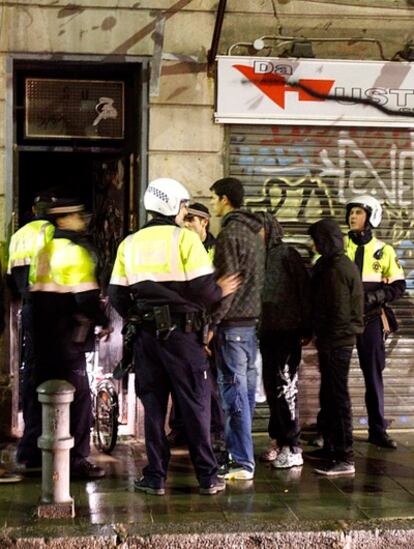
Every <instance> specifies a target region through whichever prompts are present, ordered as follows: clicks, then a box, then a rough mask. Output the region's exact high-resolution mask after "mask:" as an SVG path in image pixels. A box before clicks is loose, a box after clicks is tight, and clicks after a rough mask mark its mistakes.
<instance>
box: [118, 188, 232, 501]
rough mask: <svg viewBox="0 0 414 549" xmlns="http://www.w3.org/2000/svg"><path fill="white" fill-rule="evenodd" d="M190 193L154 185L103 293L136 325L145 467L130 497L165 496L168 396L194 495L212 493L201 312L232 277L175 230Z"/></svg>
mask: <svg viewBox="0 0 414 549" xmlns="http://www.w3.org/2000/svg"><path fill="white" fill-rule="evenodd" d="M189 198H190V196H189V194H188V191H187V190H186V188H185V187H184V186H183V185H182V184H181V183H179V182H178V181H175V180H173V179H168V178H161V179H156V180H155V181H152V182H151V183H150V184H149V186H148V188H147V190H146V192H145V196H144V207H145V209H146V210H147V212H149V213H150V214H152V219H151V220H150V221H149V222H148V223H147V224H146V225H144V227H143V228H142V229H141V230H139V231H138V232H136V233H134V234H132V235H130V236H128V237H127V238H126V239H125V240H124V241H123V242H122V243H121V244H120V246H119V248H118V253H117V258H116V261H115V265H114V269H113V272H112V277H111V282H110V286H109V297H110V300H111V302H112V304H113V306H114V307H115V309H116V310H117V311H118V312H119V313H120V314H121V316H122V317H124V318H126V317H127V316H128V313H129V312H130V310H131V308H133V310H134V312H135V318H137V317H138V318H139V321H138V337H137V339H136V343H135V349H134V351H135V368H136V378H137V387H136V389H137V394H138V396H139V397H140V399H141V401H142V403H143V406H144V410H145V444H146V450H147V457H148V465H147V466H146V467H145V468H144V470H143V476H142V478H141V479H138V480H137V481H136V482H135V488H136V490H140V491H143V492H146V493H149V494H153V495H163V494H164V493H165V481H166V477H167V469H168V462H169V459H170V449H169V445H168V441H167V437H166V435H165V431H164V425H165V418H166V413H167V404H168V397H169V395H170V393H171V392H174V395H175V397H176V398H177V401H178V403H179V406H180V410H181V412H182V416H183V421H184V428H185V434H186V438H187V440H188V445H189V451H190V457H191V460H192V462H193V465H194V468H195V471H196V475H197V479H198V482H199V485H200V493H201V494H204V495H212V494H216V493H217V492H219V491H222V490H224V488H225V483H224V481H222V480H219V479H217V463H216V460H215V457H214V453H213V450H212V447H211V442H210V399H211V394H210V383H209V379H208V376H209V371H208V362H207V358H206V355H205V351H204V347H203V340H202V331H203V312H204V310H205V308H206V307H208V306H209V305H211V304H212V303H214V302H217V301H219V300H220V299H221V298H222V297H224V296H226V295H228V294H230V293H232V292H233V291H235V290H236V288H237V287H238V284H239V282H238V278H237V276H235V275H233V276H230V277H225V278H222V279H220V280H218V281H217V282H216V281H215V278H214V273H213V267H212V264H211V261H210V259H209V257H208V255H207V252H206V250H205V249H204V246H203V244H202V242H201V240H200V238H199V237H198V236H197V235H196V234H195V233H194V232H193V231H189V230H188V229H185V228H181V227H182V225H183V221H184V217H185V215H186V214H187V207H188V201H189Z"/></svg>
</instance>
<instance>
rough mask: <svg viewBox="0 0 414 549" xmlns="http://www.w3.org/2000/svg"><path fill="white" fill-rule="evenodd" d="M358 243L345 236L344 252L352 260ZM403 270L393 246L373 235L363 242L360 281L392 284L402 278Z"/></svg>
mask: <svg viewBox="0 0 414 549" xmlns="http://www.w3.org/2000/svg"><path fill="white" fill-rule="evenodd" d="M357 248H358V245H357V244H355V242H353V241H352V240H351V239H350V238H345V253H346V255H347V256H348V257H349V259H351V260H352V261H355V255H356V251H357ZM404 279H405V277H404V271H403V269H402V267H401V265H400V263H399V261H398V258H397V255H396V253H395V250H394V248H393V247H392V246H391V245H390V244H386V243H385V242H382V241H381V240H378V239H377V238H375V237H372V239H371V240H370V241H369V242H368V243H367V244H364V262H363V267H362V282H364V283H365V282H372V283H379V284H381V283H383V284H392V283H393V282H395V281H397V280H404Z"/></svg>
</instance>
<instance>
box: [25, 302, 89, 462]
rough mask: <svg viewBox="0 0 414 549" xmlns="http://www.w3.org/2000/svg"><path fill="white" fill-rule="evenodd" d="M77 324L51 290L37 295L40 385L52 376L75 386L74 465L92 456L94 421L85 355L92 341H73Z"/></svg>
mask: <svg viewBox="0 0 414 549" xmlns="http://www.w3.org/2000/svg"><path fill="white" fill-rule="evenodd" d="M59 297H60V296H59ZM51 319H52V320H51ZM74 326H75V320H74V317H73V312H72V311H71V310H70V309H69V308H68V307H67V305H66V306H65V303H64V302H63V303H62V300H61V299H56V296H54V294H52V295H51V296H50V295H48V294H47V292H39V293H38V294H37V293H36V294H35V295H34V296H33V336H34V349H35V360H36V367H35V384H36V387H37V386H38V385H40V384H41V383H43V382H45V381H49V380H50V379H62V380H65V381H67V382H69V383H71V384H72V385H73V386H74V388H75V393H74V400H73V401H72V402H71V404H70V434H71V435H72V436H73V438H74V447H73V448H72V449H71V451H70V460H71V464H72V465H76V464H77V463H79V462H80V461H83V460H84V459H85V458H87V457H88V456H89V453H90V436H91V427H92V424H93V416H92V397H91V391H90V387H89V379H88V374H87V372H86V357H85V351H87V350H90V344H89V343H88V344H86V343H76V342H74V341H73V333H74ZM92 337H93V336H92ZM37 427H38V431H37V433H33V440H32V443H33V444H36V443H37V437H38V436H40V434H41V431H42V426H41V423H40V424H38V426H37Z"/></svg>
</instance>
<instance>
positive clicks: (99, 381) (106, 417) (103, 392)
mask: <svg viewBox="0 0 414 549" xmlns="http://www.w3.org/2000/svg"><path fill="white" fill-rule="evenodd" d="M86 371H87V373H88V377H89V384H90V388H91V394H92V410H93V428H92V439H93V443H94V445H95V447H96V449H97V450H98V451H100V452H103V453H105V454H110V453H111V452H112V450H113V449H114V448H115V445H116V441H117V438H118V417H119V399H118V392H117V390H116V387H115V384H114V381H113V376H112V374H104V373H103V368H102V366H101V365H100V361H99V337H98V335H96V337H95V345H94V349H93V350H92V351H90V352H89V353H86Z"/></svg>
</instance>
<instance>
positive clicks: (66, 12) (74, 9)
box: [57, 4, 85, 19]
mask: <svg viewBox="0 0 414 549" xmlns="http://www.w3.org/2000/svg"><path fill="white" fill-rule="evenodd" d="M84 11H85V8H82V6H77V5H76V4H67V5H66V6H65V7H64V8H62V9H61V10H59V11H58V14H57V18H58V19H64V18H65V17H74V16H76V15H79V14H80V13H82V12H84Z"/></svg>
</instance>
